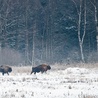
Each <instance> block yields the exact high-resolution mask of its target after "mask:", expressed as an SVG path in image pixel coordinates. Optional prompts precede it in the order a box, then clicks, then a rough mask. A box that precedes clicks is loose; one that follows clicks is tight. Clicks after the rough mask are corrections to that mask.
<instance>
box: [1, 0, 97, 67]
mask: <svg viewBox="0 0 98 98" xmlns="http://www.w3.org/2000/svg"><path fill="white" fill-rule="evenodd" d="M79 62H85V63H88V62H90V63H92V62H95V63H96V62H98V0H0V64H10V65H19V64H22V65H36V64H40V63H48V64H54V63H79Z"/></svg>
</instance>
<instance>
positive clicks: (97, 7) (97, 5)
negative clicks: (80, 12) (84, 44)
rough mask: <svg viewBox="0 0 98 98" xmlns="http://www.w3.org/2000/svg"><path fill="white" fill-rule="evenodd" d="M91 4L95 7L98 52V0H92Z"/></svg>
mask: <svg viewBox="0 0 98 98" xmlns="http://www.w3.org/2000/svg"><path fill="white" fill-rule="evenodd" d="M90 2H91V4H92V5H93V7H94V10H95V11H94V16H95V26H96V41H97V52H98V0H90Z"/></svg>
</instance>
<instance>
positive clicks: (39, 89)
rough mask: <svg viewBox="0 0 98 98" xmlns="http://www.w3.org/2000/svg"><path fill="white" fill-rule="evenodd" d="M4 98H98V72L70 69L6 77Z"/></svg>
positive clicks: (0, 88)
mask: <svg viewBox="0 0 98 98" xmlns="http://www.w3.org/2000/svg"><path fill="white" fill-rule="evenodd" d="M0 98H98V70H97V69H94V68H93V69H86V68H78V67H76V68H71V67H70V68H67V69H64V70H50V71H47V73H44V74H41V73H37V74H36V75H33V74H32V75H30V74H29V72H27V73H26V72H25V73H20V72H18V73H16V72H15V71H14V72H12V73H10V75H9V76H8V75H5V76H2V75H1V73H0Z"/></svg>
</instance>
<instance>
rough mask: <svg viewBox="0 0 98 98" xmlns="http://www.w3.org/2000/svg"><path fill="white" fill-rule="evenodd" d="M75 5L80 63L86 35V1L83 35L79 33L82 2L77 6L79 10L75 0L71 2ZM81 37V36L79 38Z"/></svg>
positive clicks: (81, 0) (82, 57)
mask: <svg viewBox="0 0 98 98" xmlns="http://www.w3.org/2000/svg"><path fill="white" fill-rule="evenodd" d="M72 1H73V2H74V4H75V7H76V9H77V13H78V25H77V28H78V40H79V46H80V53H81V59H82V62H84V61H85V60H84V52H83V42H84V37H85V34H86V0H84V30H83V34H82V32H81V23H82V21H81V20H82V5H83V0H80V5H79V9H78V6H77V3H76V2H75V0H72ZM81 35H82V36H81Z"/></svg>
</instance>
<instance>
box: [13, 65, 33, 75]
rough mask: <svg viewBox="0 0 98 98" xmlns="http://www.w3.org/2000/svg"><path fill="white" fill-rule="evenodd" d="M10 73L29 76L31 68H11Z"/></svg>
mask: <svg viewBox="0 0 98 98" xmlns="http://www.w3.org/2000/svg"><path fill="white" fill-rule="evenodd" d="M12 69H13V71H12V73H27V74H30V73H31V70H32V67H31V66H21V67H12Z"/></svg>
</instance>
